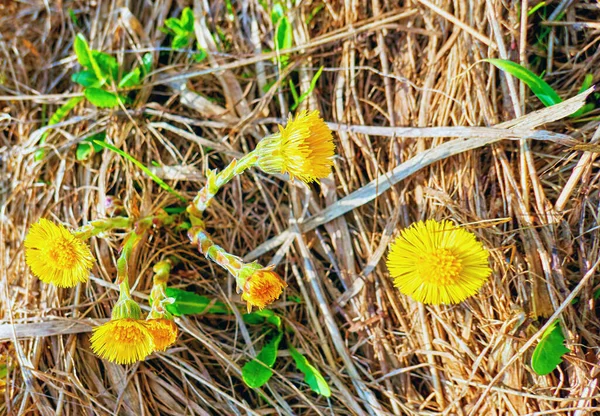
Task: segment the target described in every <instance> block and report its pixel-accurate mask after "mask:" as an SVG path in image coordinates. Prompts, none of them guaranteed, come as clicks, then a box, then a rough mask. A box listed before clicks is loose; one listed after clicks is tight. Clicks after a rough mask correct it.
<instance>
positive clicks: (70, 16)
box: [67, 7, 79, 26]
mask: <svg viewBox="0 0 600 416" xmlns="http://www.w3.org/2000/svg"><path fill="white" fill-rule="evenodd" d="M67 12H68V13H69V18H71V22H72V23H73V26H77V25H78V24H79V20H78V19H77V16H76V15H75V12H74V11H73V9H71V8H70V7H69V9H68V10H67Z"/></svg>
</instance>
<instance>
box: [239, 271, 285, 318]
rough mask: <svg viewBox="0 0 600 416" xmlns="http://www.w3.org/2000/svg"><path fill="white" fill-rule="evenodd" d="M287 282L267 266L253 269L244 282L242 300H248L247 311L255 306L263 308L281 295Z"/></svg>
mask: <svg viewBox="0 0 600 416" xmlns="http://www.w3.org/2000/svg"><path fill="white" fill-rule="evenodd" d="M285 287H287V284H286V283H285V282H284V281H283V280H282V279H281V277H279V275H278V274H277V273H275V272H274V271H272V270H270V269H269V268H264V269H259V270H257V271H255V272H254V273H253V274H252V275H251V276H250V277H249V278H248V279H247V280H246V282H245V283H244V286H243V288H242V291H243V292H242V300H245V301H246V302H248V312H251V311H252V307H253V306H255V307H257V308H259V309H263V308H264V307H265V306H267V305H269V304H270V303H273V301H275V300H276V299H278V298H279V296H281V293H282V292H283V289H284V288H285Z"/></svg>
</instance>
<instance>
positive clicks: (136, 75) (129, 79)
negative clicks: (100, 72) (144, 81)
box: [119, 68, 141, 88]
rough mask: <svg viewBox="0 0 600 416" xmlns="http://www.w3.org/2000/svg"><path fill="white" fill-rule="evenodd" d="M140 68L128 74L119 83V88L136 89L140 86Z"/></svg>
mask: <svg viewBox="0 0 600 416" xmlns="http://www.w3.org/2000/svg"><path fill="white" fill-rule="evenodd" d="M140 72H141V70H140V68H135V69H134V70H133V71H131V72H128V73H127V74H126V75H125V76H124V77H123V78H122V79H121V81H120V82H119V88H128V87H135V86H137V85H140Z"/></svg>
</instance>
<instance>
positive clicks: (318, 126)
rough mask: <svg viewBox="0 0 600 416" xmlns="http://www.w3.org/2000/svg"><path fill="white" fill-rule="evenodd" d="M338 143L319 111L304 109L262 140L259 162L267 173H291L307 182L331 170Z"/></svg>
mask: <svg viewBox="0 0 600 416" xmlns="http://www.w3.org/2000/svg"><path fill="white" fill-rule="evenodd" d="M334 152H335V145H334V144H333V136H332V135H331V130H330V129H329V127H327V124H325V122H324V121H323V119H321V117H320V116H319V112H318V111H312V112H310V113H309V112H308V111H301V112H300V113H298V114H297V115H296V118H293V119H291V120H290V121H289V122H288V123H287V125H286V126H285V127H282V126H279V133H277V134H275V135H273V136H270V137H267V138H265V139H263V140H261V141H260V142H259V144H258V146H257V147H256V153H257V154H258V155H259V159H258V166H259V167H260V168H261V169H262V170H264V171H265V172H267V173H288V174H289V175H290V177H291V178H292V179H293V178H298V179H300V180H301V181H303V182H307V183H309V182H313V181H315V180H318V179H320V178H325V177H327V176H328V175H329V174H330V173H331V167H332V166H333V155H334Z"/></svg>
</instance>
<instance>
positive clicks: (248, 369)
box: [242, 332, 283, 388]
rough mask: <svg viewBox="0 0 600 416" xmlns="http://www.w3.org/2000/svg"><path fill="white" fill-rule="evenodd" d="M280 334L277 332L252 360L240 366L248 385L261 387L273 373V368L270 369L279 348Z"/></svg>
mask: <svg viewBox="0 0 600 416" xmlns="http://www.w3.org/2000/svg"><path fill="white" fill-rule="evenodd" d="M282 336H283V334H282V333H281V332H277V334H276V335H275V336H274V337H273V338H271V340H270V341H269V342H267V343H266V344H265V346H264V347H263V349H262V350H261V351H260V352H259V353H258V355H257V356H256V358H255V359H254V360H252V361H248V362H247V363H246V364H244V366H243V367H242V377H243V379H244V382H245V383H246V384H247V385H248V387H252V388H258V387H262V386H264V384H265V383H266V382H267V381H269V379H270V378H271V376H272V375H273V370H271V368H273V365H275V360H276V359H277V350H278V349H279V343H280V342H281V338H282Z"/></svg>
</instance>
